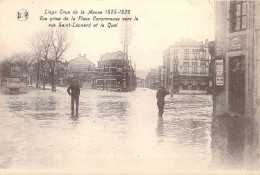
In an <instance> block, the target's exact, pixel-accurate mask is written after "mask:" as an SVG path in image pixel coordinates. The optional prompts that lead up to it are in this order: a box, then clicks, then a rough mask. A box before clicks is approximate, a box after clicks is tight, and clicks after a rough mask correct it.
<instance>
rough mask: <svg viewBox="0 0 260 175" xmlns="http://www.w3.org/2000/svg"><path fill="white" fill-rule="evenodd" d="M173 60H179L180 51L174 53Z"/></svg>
mask: <svg viewBox="0 0 260 175" xmlns="http://www.w3.org/2000/svg"><path fill="white" fill-rule="evenodd" d="M173 58H174V60H178V50H175V51H174V55H173Z"/></svg>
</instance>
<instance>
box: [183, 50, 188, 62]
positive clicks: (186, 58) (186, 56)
mask: <svg viewBox="0 0 260 175" xmlns="http://www.w3.org/2000/svg"><path fill="white" fill-rule="evenodd" d="M184 59H185V60H188V59H189V49H185V50H184Z"/></svg>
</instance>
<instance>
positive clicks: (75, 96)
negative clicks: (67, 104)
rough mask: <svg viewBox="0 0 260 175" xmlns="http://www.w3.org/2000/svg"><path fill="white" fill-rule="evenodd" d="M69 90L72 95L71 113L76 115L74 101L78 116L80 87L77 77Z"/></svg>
mask: <svg viewBox="0 0 260 175" xmlns="http://www.w3.org/2000/svg"><path fill="white" fill-rule="evenodd" d="M67 92H68V94H69V95H70V96H71V115H74V103H76V116H78V108H79V95H80V87H79V84H78V81H77V80H76V79H75V80H73V83H72V84H71V85H70V86H69V87H68V89H67Z"/></svg>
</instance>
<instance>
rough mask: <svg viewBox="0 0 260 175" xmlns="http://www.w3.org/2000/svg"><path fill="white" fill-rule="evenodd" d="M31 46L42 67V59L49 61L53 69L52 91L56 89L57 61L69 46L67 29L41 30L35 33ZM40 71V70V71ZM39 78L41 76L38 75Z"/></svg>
mask: <svg viewBox="0 0 260 175" xmlns="http://www.w3.org/2000/svg"><path fill="white" fill-rule="evenodd" d="M30 45H31V48H32V49H33V51H34V53H35V55H36V57H37V58H39V59H37V60H38V63H39V67H38V68H39V69H40V59H43V60H44V61H45V63H46V62H47V63H48V65H49V67H50V69H51V77H52V80H51V85H52V91H56V84H55V82H56V79H55V78H56V76H55V75H56V72H57V70H56V69H57V61H59V60H60V59H61V58H62V56H63V54H64V52H65V51H66V50H67V49H68V47H69V42H68V34H67V31H65V30H62V29H58V30H48V31H46V32H41V33H38V34H36V35H35V37H34V38H33V39H32V41H31V44H30ZM39 72H40V71H38V73H39ZM37 77H38V78H39V76H37Z"/></svg>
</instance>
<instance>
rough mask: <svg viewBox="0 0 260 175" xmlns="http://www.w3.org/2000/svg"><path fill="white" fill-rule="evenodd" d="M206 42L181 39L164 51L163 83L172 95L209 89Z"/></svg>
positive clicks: (208, 58)
mask: <svg viewBox="0 0 260 175" xmlns="http://www.w3.org/2000/svg"><path fill="white" fill-rule="evenodd" d="M209 63H210V56H209V52H208V42H207V40H206V41H205V43H203V42H197V41H195V40H193V39H190V38H188V39H182V40H181V41H180V42H176V43H175V44H174V45H172V46H170V47H169V48H168V49H167V50H165V51H164V55H163V68H164V71H163V75H164V76H163V83H164V86H165V87H166V88H167V89H169V90H170V91H171V92H173V93H178V92H180V91H185V90H194V91H195V90H197V91H200V90H201V91H202V90H203V91H207V90H208V88H209Z"/></svg>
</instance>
